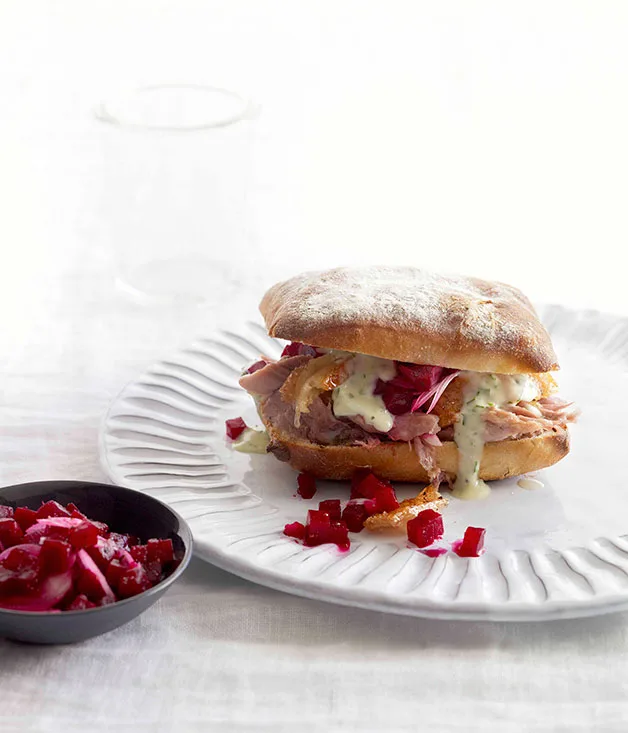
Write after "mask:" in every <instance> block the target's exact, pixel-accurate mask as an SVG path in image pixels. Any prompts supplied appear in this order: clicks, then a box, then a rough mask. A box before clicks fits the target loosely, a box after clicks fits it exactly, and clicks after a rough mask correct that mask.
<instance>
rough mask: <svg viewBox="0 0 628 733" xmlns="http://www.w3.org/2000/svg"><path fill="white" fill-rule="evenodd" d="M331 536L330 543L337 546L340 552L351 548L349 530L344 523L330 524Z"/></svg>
mask: <svg viewBox="0 0 628 733" xmlns="http://www.w3.org/2000/svg"><path fill="white" fill-rule="evenodd" d="M331 536H332V540H331V541H332V542H333V543H334V544H336V545H338V547H339V548H340V549H341V550H348V549H349V547H350V546H351V542H350V541H349V530H348V529H347V525H346V524H345V523H344V522H342V521H340V522H334V521H332V522H331Z"/></svg>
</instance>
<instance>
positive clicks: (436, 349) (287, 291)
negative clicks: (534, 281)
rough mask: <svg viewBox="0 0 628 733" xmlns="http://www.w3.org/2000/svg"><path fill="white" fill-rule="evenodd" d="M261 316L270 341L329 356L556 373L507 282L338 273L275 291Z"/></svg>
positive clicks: (534, 321)
mask: <svg viewBox="0 0 628 733" xmlns="http://www.w3.org/2000/svg"><path fill="white" fill-rule="evenodd" d="M260 311H261V313H262V315H263V317H264V320H265V321H266V327H267V328H268V333H269V334H270V335H271V336H276V337H278V338H282V339H287V340H289V341H300V342H302V343H305V344H310V345H312V346H320V347H322V348H327V349H340V350H343V351H353V352H358V353H362V354H370V355H371V356H379V357H382V358H384V359H396V360H398V361H406V362H411V363H414V364H431V365H434V366H443V367H450V368H453V369H468V370H470V371H478V372H494V373H497V374H525V373H538V372H548V371H552V370H554V369H558V364H557V360H556V354H555V353H554V349H553V347H552V342H551V340H550V337H549V334H548V333H547V331H546V330H545V328H544V327H543V325H542V324H541V322H540V321H539V318H538V316H537V314H536V312H535V310H534V307H533V306H532V303H530V301H529V300H528V299H527V298H526V296H525V295H524V294H523V293H522V292H521V291H520V290H518V289H517V288H515V287H512V286H511V285H505V284H504V283H500V282H490V281H487V280H478V279H477V278H472V277H459V276H450V275H437V274H434V273H430V272H426V271H424V270H419V269H417V268H414V267H362V268H338V269H335V270H327V271H324V272H307V273H304V274H302V275H298V276H296V277H293V278H291V279H290V280H286V281H284V282H281V283H277V284H276V285H273V287H272V288H270V290H269V291H268V292H267V293H266V295H264V297H263V299H262V302H261V304H260Z"/></svg>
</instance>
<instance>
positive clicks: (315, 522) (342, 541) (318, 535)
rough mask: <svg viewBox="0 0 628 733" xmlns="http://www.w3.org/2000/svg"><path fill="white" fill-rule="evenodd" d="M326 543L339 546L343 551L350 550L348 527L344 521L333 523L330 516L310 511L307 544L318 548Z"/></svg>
mask: <svg viewBox="0 0 628 733" xmlns="http://www.w3.org/2000/svg"><path fill="white" fill-rule="evenodd" d="M326 542H332V543H333V544H335V545H338V547H340V549H341V550H347V549H349V544H350V543H349V535H348V533H347V525H346V524H345V523H344V522H342V521H341V522H332V521H331V519H330V518H329V514H326V513H325V512H321V511H318V510H316V509H310V511H309V512H308V513H307V523H306V525H305V544H306V545H307V546H308V547H316V546H317V545H322V544H325V543H326Z"/></svg>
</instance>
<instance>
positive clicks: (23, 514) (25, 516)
mask: <svg viewBox="0 0 628 733" xmlns="http://www.w3.org/2000/svg"><path fill="white" fill-rule="evenodd" d="M13 519H15V521H16V522H17V523H18V524H19V525H20V527H21V528H22V530H23V531H24V532H26V530H27V529H28V528H29V527H32V526H33V524H35V522H36V521H37V512H36V511H35V510H34V509H29V508H28V507H25V506H19V507H17V509H16V510H15V513H14V514H13Z"/></svg>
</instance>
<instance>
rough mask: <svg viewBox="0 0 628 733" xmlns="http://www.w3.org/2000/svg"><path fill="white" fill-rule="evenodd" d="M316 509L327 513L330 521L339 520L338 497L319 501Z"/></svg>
mask: <svg viewBox="0 0 628 733" xmlns="http://www.w3.org/2000/svg"><path fill="white" fill-rule="evenodd" d="M318 509H319V511H321V512H325V514H329V518H330V519H331V521H332V522H339V521H340V520H341V514H340V499H325V501H321V502H319V505H318Z"/></svg>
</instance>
